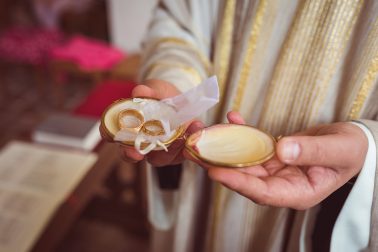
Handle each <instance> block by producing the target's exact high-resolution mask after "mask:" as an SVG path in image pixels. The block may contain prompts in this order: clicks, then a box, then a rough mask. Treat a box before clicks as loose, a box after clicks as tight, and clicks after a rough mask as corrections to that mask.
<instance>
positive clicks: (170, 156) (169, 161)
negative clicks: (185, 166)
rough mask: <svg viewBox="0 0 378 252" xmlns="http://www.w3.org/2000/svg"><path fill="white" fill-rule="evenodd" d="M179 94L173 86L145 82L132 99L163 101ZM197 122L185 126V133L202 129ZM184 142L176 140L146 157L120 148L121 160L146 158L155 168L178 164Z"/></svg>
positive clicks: (180, 159) (135, 151)
mask: <svg viewBox="0 0 378 252" xmlns="http://www.w3.org/2000/svg"><path fill="white" fill-rule="evenodd" d="M178 94H180V92H179V91H178V90H177V89H176V87H175V86H174V85H172V84H171V83H169V82H166V81H162V80H147V81H146V82H144V83H143V85H138V86H136V87H135V88H134V89H133V91H132V96H133V97H146V98H153V99H158V100H161V99H165V98H169V97H173V96H176V95H178ZM202 127H203V125H202V123H201V122H199V121H193V122H191V123H190V124H188V125H187V129H186V133H187V134H192V133H194V132H196V131H197V130H199V129H200V128H202ZM184 143H185V141H184V140H183V139H178V140H176V141H175V142H173V143H172V144H171V145H170V146H169V148H168V152H166V151H152V152H150V153H149V154H147V155H146V157H145V156H144V155H142V154H140V153H139V152H138V151H137V150H136V149H135V148H134V147H131V146H130V147H121V152H122V155H123V159H124V160H126V161H128V162H138V161H141V160H143V159H144V158H147V160H148V161H149V162H150V163H151V164H152V165H153V166H155V167H159V166H164V165H173V164H178V163H181V162H182V161H183V159H184V158H183V156H182V149H183V148H184Z"/></svg>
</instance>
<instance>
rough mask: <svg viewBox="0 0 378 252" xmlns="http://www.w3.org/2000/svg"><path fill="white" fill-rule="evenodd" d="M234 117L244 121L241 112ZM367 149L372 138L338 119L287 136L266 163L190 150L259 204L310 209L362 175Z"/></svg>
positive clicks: (211, 174)
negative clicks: (224, 161)
mask: <svg viewBox="0 0 378 252" xmlns="http://www.w3.org/2000/svg"><path fill="white" fill-rule="evenodd" d="M228 119H229V121H230V122H231V123H239V124H243V123H244V121H243V119H242V118H241V117H240V115H239V114H238V113H235V112H231V113H229V114H228ZM367 149H368V141H367V138H366V136H365V134H364V133H363V131H362V130H361V129H360V128H359V127H358V126H356V125H353V124H351V123H333V124H327V125H320V126H317V127H314V128H311V129H308V130H306V131H303V132H300V133H297V134H295V135H293V136H288V137H284V138H282V139H281V140H280V141H279V142H278V143H277V147H276V156H275V157H274V158H272V159H271V160H269V161H267V162H266V163H264V164H262V165H256V166H251V167H246V168H237V169H230V168H223V167H214V166H210V165H208V164H205V163H203V162H200V161H198V160H195V159H194V158H193V157H192V156H191V155H190V154H188V153H186V152H185V153H184V154H185V157H186V158H188V159H191V160H193V161H194V162H197V163H198V164H199V165H201V166H203V167H204V168H205V169H207V170H208V175H209V177H210V178H211V179H213V180H215V181H218V182H220V183H222V184H223V185H224V186H226V187H228V188H230V189H231V190H234V191H236V192H238V193H240V194H241V195H243V196H245V197H247V198H249V199H251V200H252V201H254V202H256V203H258V204H263V205H271V206H277V207H290V208H294V209H306V208H309V207H312V206H314V205H316V204H317V203H319V202H320V201H322V200H323V199H325V198H326V197H327V196H328V195H330V194H331V193H332V192H334V191H336V190H337V189H338V188H339V187H341V186H342V185H343V184H345V183H347V182H348V181H349V180H350V179H351V178H352V177H353V176H355V175H357V174H358V173H359V171H360V170H361V168H362V166H363V164H364V160H365V156H366V153H367Z"/></svg>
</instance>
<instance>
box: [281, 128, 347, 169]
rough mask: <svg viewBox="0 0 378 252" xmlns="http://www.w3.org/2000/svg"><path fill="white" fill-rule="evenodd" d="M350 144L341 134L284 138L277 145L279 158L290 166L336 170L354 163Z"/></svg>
mask: <svg viewBox="0 0 378 252" xmlns="http://www.w3.org/2000/svg"><path fill="white" fill-rule="evenodd" d="M349 142H350V139H349V138H348V137H345V136H343V135H340V134H329V135H322V136H290V137H284V138H282V139H281V140H280V141H279V142H278V144H277V156H278V158H279V159H280V160H281V161H282V162H284V163H286V164H290V165H306V166H307V165H308V166H325V167H332V168H336V167H340V166H344V165H345V166H346V165H348V164H350V163H351V161H353V160H351V159H352V158H353V155H351V152H353V151H351V150H350V149H349V148H350V146H353V145H351V143H349Z"/></svg>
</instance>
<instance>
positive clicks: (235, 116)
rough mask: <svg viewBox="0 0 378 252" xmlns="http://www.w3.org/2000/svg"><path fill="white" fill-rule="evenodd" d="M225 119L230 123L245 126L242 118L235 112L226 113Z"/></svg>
mask: <svg viewBox="0 0 378 252" xmlns="http://www.w3.org/2000/svg"><path fill="white" fill-rule="evenodd" d="M227 119H228V121H229V122H230V123H235V124H245V121H244V119H243V117H242V116H241V115H240V113H238V112H235V111H231V112H228V113H227Z"/></svg>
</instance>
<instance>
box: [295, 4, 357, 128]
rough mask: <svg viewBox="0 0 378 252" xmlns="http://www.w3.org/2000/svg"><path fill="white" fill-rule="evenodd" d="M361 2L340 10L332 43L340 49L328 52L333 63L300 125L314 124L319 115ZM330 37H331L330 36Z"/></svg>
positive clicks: (355, 22)
mask: <svg viewBox="0 0 378 252" xmlns="http://www.w3.org/2000/svg"><path fill="white" fill-rule="evenodd" d="M363 3H364V1H362V0H355V1H351V2H349V4H345V5H346V6H345V9H344V11H343V12H342V14H343V15H342V18H341V19H342V21H341V22H339V23H338V27H337V26H336V27H335V28H334V31H333V35H334V37H333V38H334V41H335V42H334V43H333V44H338V45H340V49H339V50H338V51H334V53H333V54H328V57H329V58H331V59H334V61H333V64H332V65H331V66H330V67H329V70H328V72H327V74H326V75H325V76H324V77H323V82H324V83H325V84H324V85H320V86H318V87H317V90H318V91H315V92H318V93H319V97H318V98H316V97H314V95H313V97H314V98H313V100H314V101H313V106H312V107H311V110H310V113H308V114H307V115H308V116H307V117H305V116H302V118H303V121H302V126H310V125H312V124H314V123H315V122H316V118H318V116H319V111H320V107H321V105H322V103H323V102H324V100H325V97H326V94H327V88H328V87H329V85H330V82H331V79H332V75H333V74H334V73H335V71H336V68H337V64H338V63H339V62H340V61H341V58H342V56H343V55H342V54H343V51H344V50H345V48H346V47H347V45H348V43H349V42H350V40H351V34H352V31H353V29H354V28H355V26H356V24H357V19H358V16H359V14H360V12H361V9H362V5H363ZM340 15H341V14H340ZM348 18H349V20H348ZM345 20H348V21H349V25H345V23H346V22H345ZM343 21H344V22H343ZM331 22H332V21H331ZM342 31H343V32H342ZM339 34H342V35H341V36H340V35H339ZM338 35H339V36H338ZM330 39H332V37H331V38H330ZM337 41H338V42H337ZM331 48H332V45H330V47H329V48H328V49H329V51H331V50H332V49H331Z"/></svg>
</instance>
